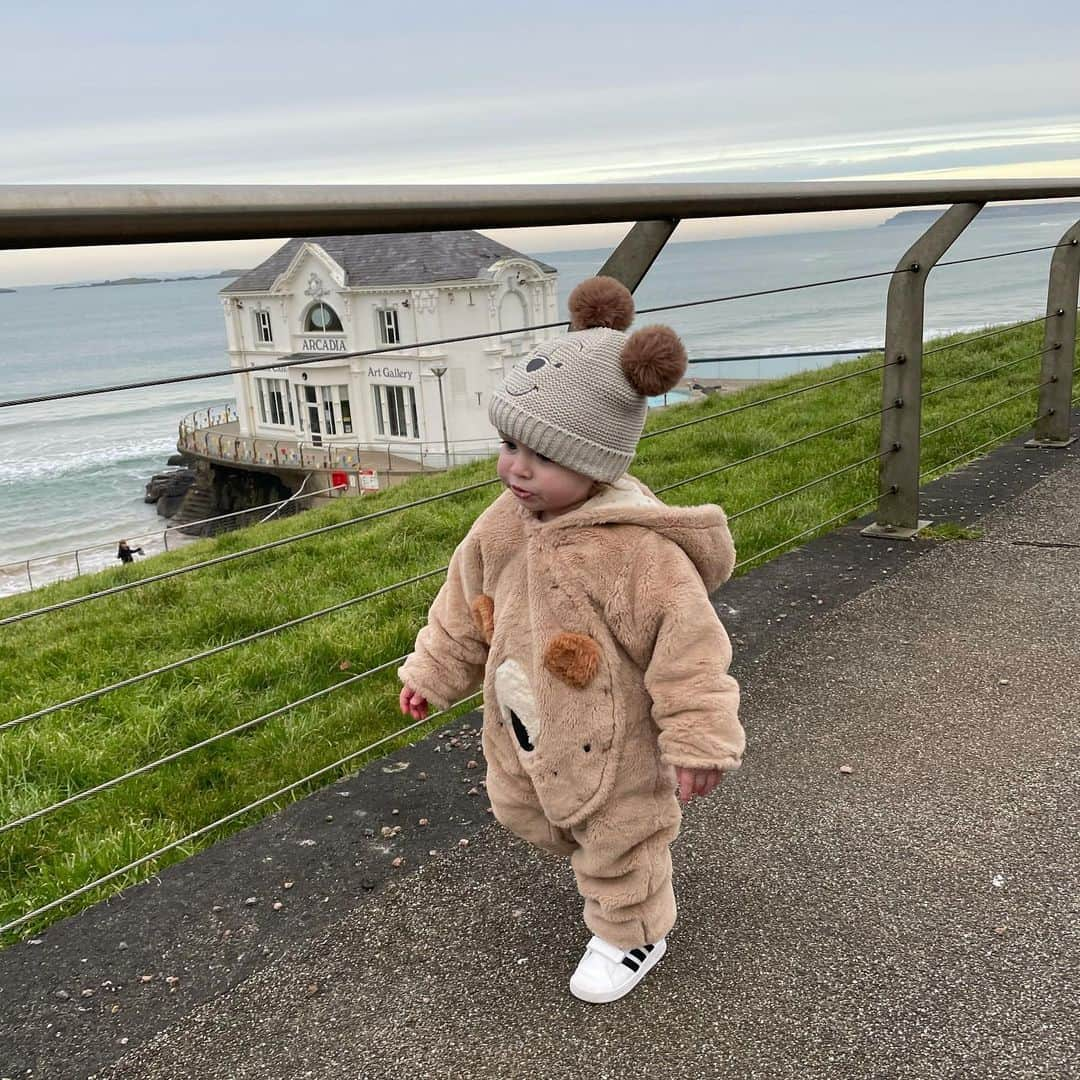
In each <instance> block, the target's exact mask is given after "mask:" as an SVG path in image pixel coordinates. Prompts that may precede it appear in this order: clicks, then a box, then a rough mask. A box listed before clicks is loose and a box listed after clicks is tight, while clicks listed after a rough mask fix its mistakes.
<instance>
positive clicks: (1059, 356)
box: [1024, 221, 1080, 449]
mask: <svg viewBox="0 0 1080 1080" xmlns="http://www.w3.org/2000/svg"><path fill="white" fill-rule="evenodd" d="M1059 244H1060V245H1061V246H1060V247H1059V248H1058V249H1057V250H1056V251H1055V252H1054V257H1053V259H1051V260H1050V285H1049V287H1048V288H1047V291H1046V316H1047V317H1046V332H1045V334H1044V336H1043V347H1044V348H1045V349H1046V350H1047V351H1046V352H1044V353H1043V358H1042V378H1041V379H1040V380H1039V381H1040V382H1041V383H1042V384H1043V386H1042V387H1041V389H1040V390H1039V415H1038V417H1037V418H1036V420H1035V436H1034V438H1032V439H1029V440H1028V441H1027V442H1026V443H1025V444H1024V445H1025V446H1037V447H1042V448H1043V449H1052V448H1054V447H1060V446H1069V445H1070V444H1071V443H1073V442H1075V441H1076V436H1075V435H1073V434H1072V430H1071V427H1070V423H1071V421H1072V397H1073V364H1074V363H1075V357H1076V302H1077V293H1078V291H1080V290H1078V287H1080V221H1078V222H1077V223H1076V224H1075V225H1073V226H1072V228H1070V229H1068V230H1067V231H1066V232H1065V235H1064V236H1063V237H1062V238H1061V240H1060V241H1059Z"/></svg>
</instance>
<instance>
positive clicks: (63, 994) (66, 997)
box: [53, 990, 71, 1001]
mask: <svg viewBox="0 0 1080 1080" xmlns="http://www.w3.org/2000/svg"><path fill="white" fill-rule="evenodd" d="M53 997H57V998H59V999H60V1000H61V1001H70V1000H71V995H70V994H69V993H68V992H67V991H66V990H57V991H56V993H55V994H54V995H53Z"/></svg>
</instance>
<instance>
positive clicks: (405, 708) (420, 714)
mask: <svg viewBox="0 0 1080 1080" xmlns="http://www.w3.org/2000/svg"><path fill="white" fill-rule="evenodd" d="M398 704H399V705H400V706H401V711H402V712H403V713H405V714H406V715H407V716H411V717H412V718H413V719H414V720H426V719H427V714H428V703H427V698H425V697H424V695H423V694H421V693H419V692H418V691H416V690H414V689H413V688H412V687H411V686H403V687H402V688H401V696H400V697H399V698H398Z"/></svg>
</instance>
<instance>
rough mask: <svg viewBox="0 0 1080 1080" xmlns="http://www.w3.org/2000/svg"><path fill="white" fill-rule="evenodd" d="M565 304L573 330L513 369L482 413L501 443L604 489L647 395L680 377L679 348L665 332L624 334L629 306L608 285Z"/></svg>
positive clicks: (637, 425) (576, 294) (624, 464)
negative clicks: (600, 484)
mask: <svg viewBox="0 0 1080 1080" xmlns="http://www.w3.org/2000/svg"><path fill="white" fill-rule="evenodd" d="M569 307H570V333H568V334H565V335H563V336H562V337H559V338H555V339H553V340H551V341H546V342H544V343H543V344H542V345H538V346H537V347H536V348H535V349H533V351H532V352H531V353H530V354H529V355H528V356H527V357H525V358H524V359H523V360H522V361H520V362H519V363H518V364H517V365H516V366H515V367H514V369H513V370H512V371H511V372H510V374H509V375H507V377H506V381H505V383H504V385H503V387H502V389H500V390H499V391H498V392H497V393H496V394H494V395H493V396H492V399H491V404H490V406H489V407H488V416H489V418H490V419H491V422H492V424H494V426H495V427H496V428H497V429H498V430H499V431H500V432H501V433H502V434H503V435H505V436H507V438H510V439H513V440H514V441H515V442H520V443H521V444H522V445H524V446H527V447H529V449H530V450H533V451H535V452H536V453H538V454H543V455H544V457H547V458H550V459H551V460H552V461H555V462H557V463H558V464H560V465H563V466H564V467H566V468H568V469H573V470H574V471H575V472H579V473H582V474H583V475H585V476H591V477H592V478H593V479H594V480H605V481H608V482H611V481H614V480H618V478H619V477H620V476H622V474H623V473H624V472H626V470H627V469H628V468H629V467H630V462H631V461H632V460H633V457H634V451H635V450H636V448H637V443H638V439H639V438H640V437H641V429H642V428H643V427H644V425H645V414H646V411H647V409H648V399H649V397H650V396H652V395H655V394H663V393H666V392H667V391H668V390H670V389H671V388H672V387H674V386H675V384H676V383H677V382H678V381H679V379H681V378H682V376H683V373H684V372H685V371H686V350H685V349H684V348H683V345H682V342H681V341H680V340H679V338H678V336H677V335H676V334H675V331H674V330H672V329H671V328H670V327H667V326H646V327H644V328H642V329H641V330H637V331H635V332H634V333H633V334H630V335H627V334H626V333H624V331H625V330H626V328H627V327H628V326H629V325H630V323H631V322H632V321H633V318H634V300H633V297H632V296H631V295H630V292H629V290H628V289H627V288H626V287H625V286H624V285H622V284H620V283H619V282H618V281H616V280H615V279H614V278H609V277H594V278H589V279H588V280H586V281H583V282H582V283H581V284H580V285H578V286H577V288H575V289H574V291H573V292H572V293H571V294H570V301H569Z"/></svg>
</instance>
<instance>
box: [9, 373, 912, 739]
mask: <svg viewBox="0 0 1080 1080" xmlns="http://www.w3.org/2000/svg"><path fill="white" fill-rule="evenodd" d="M889 366H891V364H890V363H886V364H875V365H874V366H873V367H869V368H862V369H860V370H859V371H854V372H850V373H849V374H847V375H838V376H836V377H835V378H832V379H823V380H822V381H820V382H816V383H812V384H811V385H809V386H803V387H800V388H799V389H797V390H790V391H787V392H785V393H782V394H773V395H771V396H770V397H766V398H761V399H760V400H758V401H752V402H749V403H747V404H745V405H738V406H736V407H735V408H732V409H724V410H722V411H720V412H715V413H710V414H709V415H708V416H703V417H699V418H698V419H696V420H690V421H687V422H686V423H683V424H673V425H671V426H670V427H666V428H661V429H659V430H658V431H651V432H647V433H646V434H644V435H642V437H641V439H642V441H644V440H645V439H651V438H653V437H654V436H656V435H664V434H666V433H667V432H669V431H678V430H679V429H680V428H684V427H689V426H691V425H693V424H700V423H704V422H705V421H708V420H718V419H720V418H721V417H724V416H731V415H732V414H733V413H738V412H745V411H746V410H747V409H753V408H756V407H758V406H760V405H768V404H769V403H771V402H773V401H780V400H782V399H783V398H788V397H794V396H795V395H797V394H805V393H807V392H808V391H810V390H817V389H819V388H820V387H823V386H831V385H833V384H834V383H839V382H844V381H845V380H847V379H854V378H858V377H859V376H861V375H867V374H870V373H872V372H874V371H881V370H882V369H884V368H886V367H889ZM497 483H499V479H498V477H493V478H492V479H490V480H481V481H478V482H477V483H475V484H468V485H466V486H465V487H460V488H454V489H453V490H452V491H444V492H442V493H440V494H438V495H429V496H427V497H426V498H423V499H416V500H414V501H412V502H408V503H402V504H401V505H400V506H391V507H388V508H386V509H385V510H377V511H375V512H373V513H371V514H363V515H361V516H359V517H355V518H349V519H348V520H347V521H338V522H334V523H333V524H331V525H323V526H321V527H320V528H317V529H309V530H307V531H306V532H301V533H297V534H296V535H294V536H286V537H282V539H280V540H271V541H268V542H267V543H265V544H257V545H255V546H254V547H251V548H245V549H244V550H243V551H234V552H231V553H230V554H228V555H218V556H216V557H214V558H212V559H204V560H203V561H202V562H196V563H190V564H188V565H187V566H181V567H177V568H176V569H175V570H166V571H164V572H163V573H160V574H152V575H150V576H149V577H145V578H139V579H138V580H137V581H129V582H125V583H124V584H123V585H114V586H112V587H111V588H108V589H100V590H98V591H97V592H92V593H87V594H86V595H85V596H77V597H74V598H72V599H71V600H61V601H59V602H57V603H55V604H48V605H45V606H44V607H40V608H33V609H31V610H29V611H23V612H19V613H18V614H16V615H8V616H7V617H5V618H0V627H3V626H7V625H9V624H11V623H16V622H22V621H23V620H26V619H32V618H35V617H37V616H38V615H45V614H47V613H49V612H51V611H60V610H63V609H65V608H70V607H75V606H76V605H78V604H84V603H87V602H88V601H90V600H97V599H100V598H102V597H105V596H115V595H116V594H118V593H122V592H126V591H128V590H129V589H137V588H139V587H141V586H143V585H152V584H154V583H155V582H158V581H164V580H167V579H168V578H173V577H178V576H180V575H182V574H190V573H193V572H194V571H196V570H202V569H204V568H206V567H209V566H218V565H220V564H222V563H226V562H231V561H233V560H234V559H242V558H244V557H246V556H248V555H257V554H259V553H260V552H263V551H269V550H271V549H273V548H278V547H283V546H285V545H286V544H292V543H295V542H296V541H298V540H307V539H309V538H310V537H312V536H321V535H323V534H324V533H328V532H333V531H334V530H335V529H344V528H347V527H348V526H350V525H358V524H361V523H363V522H366V521H372V520H375V519H376V518H380V517H386V516H388V515H390V514H395V513H398V512H400V511H403V510H410V509H412V508H413V507H416V506H422V505H424V504H426V503H430V502H435V501H437V500H439V499H447V498H450V497H452V496H454V495H461V494H464V493H465V492H468V491H475V490H477V489H478V488H482V487H487V486H488V485H490V484H497ZM0 730H2V729H0Z"/></svg>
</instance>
